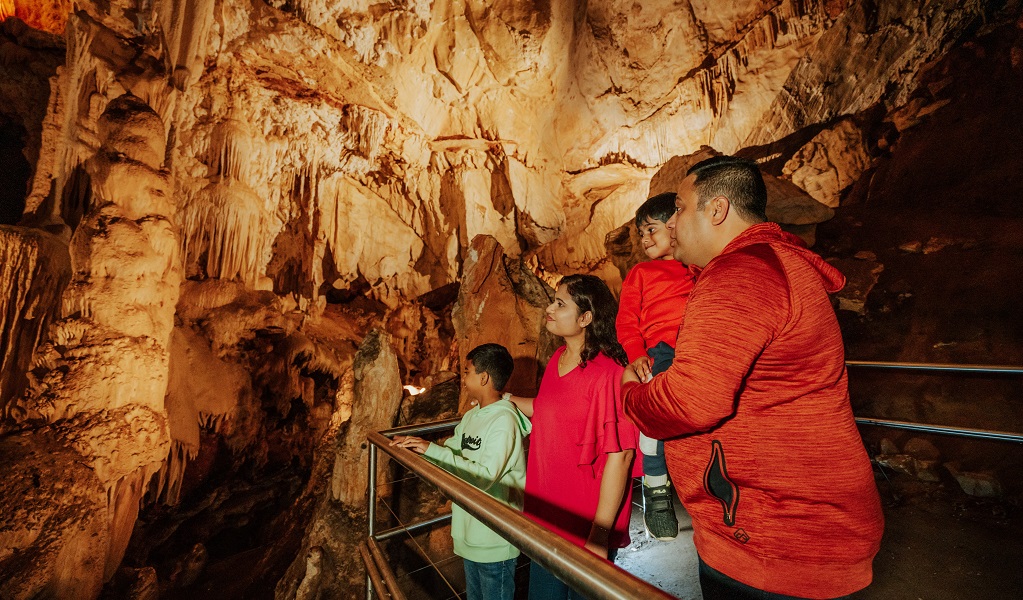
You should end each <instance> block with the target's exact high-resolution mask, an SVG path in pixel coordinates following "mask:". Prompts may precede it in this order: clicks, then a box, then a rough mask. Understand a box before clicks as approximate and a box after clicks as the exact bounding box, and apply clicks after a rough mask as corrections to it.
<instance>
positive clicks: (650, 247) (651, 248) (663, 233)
mask: <svg viewBox="0 0 1023 600" xmlns="http://www.w3.org/2000/svg"><path fill="white" fill-rule="evenodd" d="M639 240H640V243H641V244H643V251H644V252H646V255H647V256H648V257H649V258H651V259H652V260H657V259H659V258H672V249H671V242H672V239H671V235H670V233H669V231H668V228H667V227H665V226H664V222H663V221H658V220H657V219H651V218H647V219H646V220H645V221H643V224H642V225H640V226H639Z"/></svg>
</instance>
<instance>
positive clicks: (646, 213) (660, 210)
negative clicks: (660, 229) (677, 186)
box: [636, 192, 678, 227]
mask: <svg viewBox="0 0 1023 600" xmlns="http://www.w3.org/2000/svg"><path fill="white" fill-rule="evenodd" d="M677 195H678V194H676V193H675V192H664V193H663V194H657V195H656V196H654V197H652V198H648V199H647V201H646V202H644V203H643V204H640V205H639V208H637V209H636V227H642V226H643V223H646V222H647V221H648V220H651V221H652V220H657V221H660V222H661V223H667V222H668V219H670V218H671V215H673V214H675V196H677Z"/></svg>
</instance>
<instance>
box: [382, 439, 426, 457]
mask: <svg viewBox="0 0 1023 600" xmlns="http://www.w3.org/2000/svg"><path fill="white" fill-rule="evenodd" d="M389 445H390V446H399V447H401V448H408V449H409V450H411V451H413V452H415V453H416V454H426V449H427V448H429V447H430V442H428V441H426V440H424V439H423V438H417V437H415V436H412V435H396V436H394V439H392V440H391V443H390V444H389Z"/></svg>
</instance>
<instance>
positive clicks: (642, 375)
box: [622, 356, 654, 383]
mask: <svg viewBox="0 0 1023 600" xmlns="http://www.w3.org/2000/svg"><path fill="white" fill-rule="evenodd" d="M652 365H653V361H651V360H650V357H649V356H640V357H639V358H637V359H636V360H634V361H632V364H631V365H629V366H630V367H632V369H633V370H634V371H635V372H636V376H637V377H639V380H640V381H641V382H643V383H646V382H648V381H650V378H651V377H653V376H654V373H653V370H652V369H651V366H652ZM622 383H625V381H624V380H623V381H622Z"/></svg>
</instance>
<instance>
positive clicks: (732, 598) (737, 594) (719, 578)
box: [699, 558, 848, 600]
mask: <svg viewBox="0 0 1023 600" xmlns="http://www.w3.org/2000/svg"><path fill="white" fill-rule="evenodd" d="M699 560H700V591H701V592H702V593H703V600H801V599H800V598H798V597H796V596H786V595H784V594H775V593H773V592H765V591H764V590H760V589H757V588H755V587H750V586H748V585H746V584H745V583H742V582H740V581H736V580H734V579H732V578H731V577H729V576H728V575H725V574H724V573H722V572H721V571H718V570H717V569H715V568H713V567H711V566H709V565H708V564H707V563H705V562H703V559H702V558H701V559H699ZM846 598H848V596H842V598H836V599H835V600H843V599H846Z"/></svg>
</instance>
